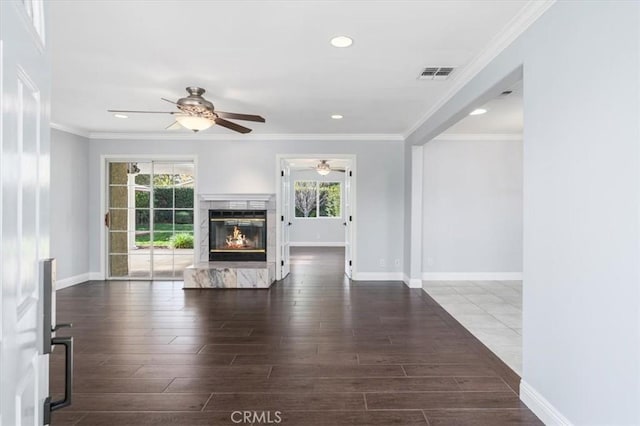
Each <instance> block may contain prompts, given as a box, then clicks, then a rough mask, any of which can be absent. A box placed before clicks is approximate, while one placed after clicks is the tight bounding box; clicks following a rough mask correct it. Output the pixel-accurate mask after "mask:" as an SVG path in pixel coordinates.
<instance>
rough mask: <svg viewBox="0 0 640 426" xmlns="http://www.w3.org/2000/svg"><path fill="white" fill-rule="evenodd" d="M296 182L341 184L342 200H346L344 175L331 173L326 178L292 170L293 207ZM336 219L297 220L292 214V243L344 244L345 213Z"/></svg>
mask: <svg viewBox="0 0 640 426" xmlns="http://www.w3.org/2000/svg"><path fill="white" fill-rule="evenodd" d="M296 180H317V181H321V182H341V183H342V199H343V200H344V173H340V172H333V171H332V172H331V173H329V174H328V175H326V176H321V175H319V174H318V173H317V172H316V171H315V170H292V171H291V185H292V186H291V204H290V205H291V206H292V208H293V207H294V206H295V203H294V190H293V184H294V182H295V181H296ZM341 213H342V215H341V216H340V217H336V218H320V219H316V218H313V219H304V218H297V217H295V215H294V214H293V212H292V214H291V223H293V225H292V226H291V234H290V241H291V242H292V243H294V244H295V243H314V244H322V243H340V244H344V225H343V224H342V223H343V222H344V212H343V211H341Z"/></svg>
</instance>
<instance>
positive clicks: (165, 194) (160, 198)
mask: <svg viewBox="0 0 640 426" xmlns="http://www.w3.org/2000/svg"><path fill="white" fill-rule="evenodd" d="M153 207H154V208H156V209H172V208H173V188H171V187H169V188H164V187H155V188H154V189H153Z"/></svg>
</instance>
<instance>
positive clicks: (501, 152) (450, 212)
mask: <svg viewBox="0 0 640 426" xmlns="http://www.w3.org/2000/svg"><path fill="white" fill-rule="evenodd" d="M423 154H424V166H423V186H422V188H423V224H422V232H423V233H422V237H423V241H422V247H423V249H422V254H423V259H422V265H423V266H422V270H423V271H424V272H425V273H426V274H427V276H425V278H426V279H447V278H453V279H455V277H456V276H458V274H460V273H466V274H469V277H471V278H470V279H474V278H473V274H475V273H489V274H486V276H489V277H490V276H492V275H494V276H495V279H499V278H500V277H501V276H502V275H501V274H504V273H516V274H512V275H514V277H517V274H518V273H522V141H521V140H434V141H431V142H429V143H428V144H426V145H425V146H424V151H423ZM491 273H492V274H491ZM504 276H507V275H506V274H505V275H504ZM475 279H481V278H475Z"/></svg>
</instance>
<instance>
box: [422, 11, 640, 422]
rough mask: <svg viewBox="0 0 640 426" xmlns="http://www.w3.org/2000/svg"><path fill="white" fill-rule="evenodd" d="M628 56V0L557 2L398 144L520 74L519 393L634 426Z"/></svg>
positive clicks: (538, 404) (634, 239)
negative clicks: (521, 292)
mask: <svg viewBox="0 0 640 426" xmlns="http://www.w3.org/2000/svg"><path fill="white" fill-rule="evenodd" d="M639 56H640V3H639V2H604V1H590V2H568V1H561V2H557V3H555V4H554V5H553V6H552V7H551V8H550V9H549V10H548V11H547V12H546V13H545V14H544V15H543V16H542V17H541V18H540V19H539V20H538V21H537V22H536V23H535V24H534V25H533V26H531V27H530V28H529V29H528V30H527V31H526V32H525V33H524V34H523V35H522V36H520V37H519V38H518V39H517V40H516V41H515V42H514V43H512V44H511V45H510V46H509V47H508V48H507V49H505V50H504V51H502V52H501V53H500V54H498V55H497V56H496V57H495V59H494V60H493V61H492V62H491V63H490V64H489V65H487V66H486V67H485V68H484V69H483V70H482V71H481V72H480V73H479V74H477V75H476V76H475V77H474V78H473V79H472V80H471V81H470V82H469V83H468V84H467V85H466V86H464V87H463V88H462V89H461V90H460V91H459V92H457V94H456V95H454V96H453V97H452V98H451V99H450V100H449V101H448V102H447V103H446V104H445V105H443V107H442V108H441V109H440V110H438V111H437V112H436V113H435V114H434V115H432V116H431V117H430V118H429V119H428V120H427V122H426V123H425V124H424V125H423V126H422V127H421V128H420V129H418V130H417V131H416V132H415V133H414V134H412V135H411V136H410V138H409V140H410V143H414V144H422V143H424V142H426V141H428V140H429V139H432V138H433V137H435V136H436V135H437V134H439V133H440V132H441V131H442V130H444V129H446V128H447V127H449V126H450V125H451V124H453V123H454V122H455V121H457V120H458V119H459V118H460V116H461V115H464V114H465V113H466V112H468V111H469V110H470V109H471V108H473V107H474V105H475V104H476V102H478V100H479V99H480V98H485V99H486V98H487V97H494V96H495V95H496V94H498V93H499V91H501V90H504V84H506V83H515V81H517V80H518V79H520V78H521V77H524V150H523V163H524V164H523V171H524V172H523V181H524V192H523V194H524V195H523V211H524V219H523V242H524V249H523V254H524V256H523V270H524V301H523V377H522V379H523V385H522V387H521V398H522V399H523V400H524V401H525V402H526V403H527V404H528V405H529V406H530V407H531V408H533V409H534V410H535V411H536V412H537V413H538V414H539V415H540V416H541V417H542V418H543V420H545V421H546V422H547V424H561V422H563V421H565V420H566V421H567V422H571V423H573V424H576V425H605V424H606V425H637V424H640V404H638V401H640V294H639V289H640V222H639V220H638V218H639V217H640V208H639V206H640V143H639V141H640V127H639V125H638V117H639V116H640V85H639V78H638V76H639V75H640V63H639V62H640V58H639ZM594 64H596V65H595V66H594ZM520 67H523V68H522V69H523V72H521V71H520ZM507 77H508V78H507ZM505 78H507V80H504V79H505Z"/></svg>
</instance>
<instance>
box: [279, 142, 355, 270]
mask: <svg viewBox="0 0 640 426" xmlns="http://www.w3.org/2000/svg"><path fill="white" fill-rule="evenodd" d="M276 166H277V169H276V173H277V179H278V182H279V185H277V192H276V206H277V217H278V218H280V222H279V226H277V228H276V230H277V235H276V244H277V250H276V261H277V264H278V265H279V268H276V269H277V273H276V278H277V279H282V278H284V277H286V276H287V275H288V274H289V272H290V268H291V250H292V247H295V248H296V249H295V250H297V252H299V253H303V252H304V251H305V250H298V249H297V247H300V248H302V247H304V248H306V249H307V251H308V249H311V248H316V249H318V250H323V249H324V250H325V251H326V250H329V249H334V251H336V252H340V253H343V255H342V257H343V264H344V274H345V275H346V276H347V277H348V278H351V277H352V276H353V274H354V272H355V271H356V267H357V266H356V262H355V259H356V255H355V251H356V250H355V246H356V245H355V235H356V220H355V186H356V182H355V177H356V173H355V167H356V159H355V156H354V155H345V154H336V155H326V154H324V155H279V156H278V157H277V161H276ZM334 257H335V256H334ZM298 260H300V259H298Z"/></svg>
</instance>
